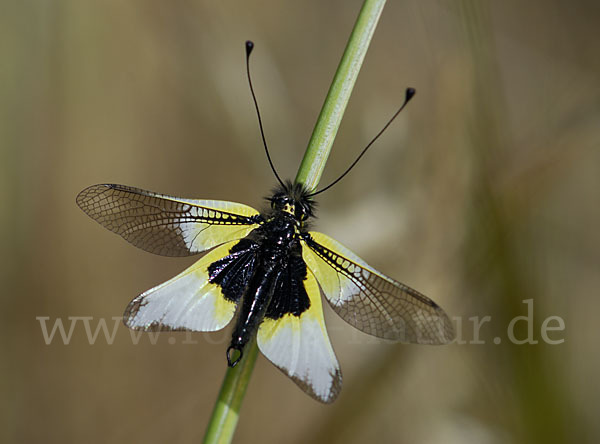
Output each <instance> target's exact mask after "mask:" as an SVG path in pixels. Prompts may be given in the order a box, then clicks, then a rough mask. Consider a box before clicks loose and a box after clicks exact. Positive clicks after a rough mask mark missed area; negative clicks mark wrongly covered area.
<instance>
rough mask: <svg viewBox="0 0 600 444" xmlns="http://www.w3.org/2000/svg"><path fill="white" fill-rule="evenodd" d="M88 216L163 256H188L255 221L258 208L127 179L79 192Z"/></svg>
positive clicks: (233, 236) (247, 230) (245, 229)
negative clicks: (129, 183)
mask: <svg viewBox="0 0 600 444" xmlns="http://www.w3.org/2000/svg"><path fill="white" fill-rule="evenodd" d="M77 204H78V205H79V207H80V208H81V209H82V210H83V211H84V212H85V213H86V214H87V215H88V216H90V217H91V218H92V219H94V220H96V221H97V222H98V223H100V224H101V225H103V226H104V227H106V228H108V229H109V230H111V231H112V232H114V233H117V234H118V235H120V236H121V237H123V238H124V239H125V240H127V241H128V242H130V243H132V244H133V245H135V246H136V247H139V248H141V249H143V250H146V251H149V252H151V253H155V254H160V255H163V256H189V255H192V254H196V253H200V252H202V251H205V250H208V249H210V248H212V247H215V246H217V245H220V244H222V243H224V242H228V241H230V240H236V239H241V238H243V237H245V236H246V235H248V233H250V231H252V230H253V229H254V228H256V227H257V226H258V224H257V223H256V221H255V219H254V218H255V217H256V216H257V215H258V214H259V212H258V211H257V210H255V209H254V208H252V207H249V206H247V205H243V204H238V203H234V202H226V201H219V200H194V199H182V198H178V197H170V196H165V195H162V194H157V193H153V192H151V191H145V190H141V189H139V188H133V187H128V186H125V185H114V184H103V185H92V186H91V187H88V188H86V189H85V190H83V191H82V192H81V193H79V195H78V196H77Z"/></svg>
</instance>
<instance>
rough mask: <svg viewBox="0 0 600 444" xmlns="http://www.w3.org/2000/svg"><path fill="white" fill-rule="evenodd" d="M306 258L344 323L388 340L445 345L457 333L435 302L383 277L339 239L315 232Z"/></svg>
mask: <svg viewBox="0 0 600 444" xmlns="http://www.w3.org/2000/svg"><path fill="white" fill-rule="evenodd" d="M305 245H306V246H307V247H308V248H303V255H304V259H305V260H306V263H307V265H308V267H309V268H310V270H311V271H312V272H313V273H314V274H315V277H316V278H317V281H318V282H319V285H320V286H321V290H322V291H323V293H324V294H325V297H326V298H327V300H328V301H329V303H330V304H331V306H332V307H333V309H334V310H335V312H336V313H337V314H339V315H340V316H341V317H342V319H344V320H345V321H346V322H348V323H349V324H351V325H353V326H354V327H356V328H358V329H359V330H361V331H363V332H365V333H368V334H370V335H374V336H377V337H380V338H384V339H392V340H397V341H402V342H411V343H419V344H445V343H448V342H450V341H451V340H452V339H453V338H454V329H453V326H452V323H451V322H450V319H449V318H448V316H447V315H446V313H444V311H443V310H442V309H441V308H440V307H439V306H438V305H437V304H436V303H435V302H433V301H432V300H431V299H429V298H428V297H426V296H424V295H422V294H421V293H419V292H418V291H416V290H413V289H412V288H410V287H407V286H406V285H404V284H401V283H400V282H397V281H395V280H393V279H390V278H388V277H387V276H384V275H383V274H381V273H379V272H378V271H377V270H375V269H374V268H372V267H370V266H369V265H367V264H366V263H365V262H364V261H363V260H362V259H360V258H359V257H358V256H356V255H355V254H354V253H352V252H351V251H350V250H348V249H347V248H345V247H344V246H342V245H341V244H340V243H339V242H337V241H335V240H334V239H332V238H330V237H328V236H326V235H324V234H322V233H316V232H311V233H310V238H306V240H305Z"/></svg>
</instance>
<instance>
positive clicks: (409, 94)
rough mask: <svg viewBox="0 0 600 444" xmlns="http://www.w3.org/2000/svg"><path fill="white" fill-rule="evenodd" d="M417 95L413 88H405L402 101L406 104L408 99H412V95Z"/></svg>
mask: <svg viewBox="0 0 600 444" xmlns="http://www.w3.org/2000/svg"><path fill="white" fill-rule="evenodd" d="M416 93H417V90H416V89H414V88H406V99H404V101H405V102H408V101H409V100H410V99H412V98H413V97H414V95H415V94H416Z"/></svg>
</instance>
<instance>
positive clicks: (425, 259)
mask: <svg viewBox="0 0 600 444" xmlns="http://www.w3.org/2000/svg"><path fill="white" fill-rule="evenodd" d="M361 3H362V2H361V1H359V0H336V1H329V2H321V1H316V0H312V1H304V2H292V1H283V2H282V1H246V2H209V1H181V2H164V1H159V0H154V1H147V0H144V1H142V0H139V1H129V2H122V1H117V0H109V1H103V2H82V1H76V0H71V1H63V2H45V1H37V2H36V1H32V2H2V6H1V7H0V9H1V10H2V13H1V14H0V54H1V57H0V64H1V65H2V67H1V69H0V98H1V99H0V156H1V158H0V171H1V175H0V217H1V218H0V236H1V238H2V243H1V253H0V255H1V256H0V260H1V267H0V276H1V279H2V282H1V283H2V298H1V301H2V307H1V310H0V312H1V316H2V318H3V322H2V325H3V328H2V330H3V334H2V335H1V339H0V341H1V343H2V357H1V361H0V362H1V364H0V371H1V376H0V378H1V380H0V384H1V387H2V397H1V401H0V406H1V409H2V415H1V418H2V420H1V421H2V424H1V427H0V436H1V438H0V440H2V442H48V443H52V442H61V443H65V442H88V443H94V442H142V441H143V442H199V441H200V440H201V439H202V436H203V433H204V429H205V426H206V424H207V421H208V418H209V415H210V413H211V410H212V407H213V404H214V401H215V399H216V396H217V393H218V390H219V387H220V384H221V381H222V377H223V375H224V372H225V368H226V360H225V348H226V345H227V342H228V339H229V335H230V333H229V330H228V329H226V330H224V331H222V332H217V333H213V334H188V335H186V334H181V333H179V334H166V333H165V334H161V335H160V336H159V337H151V336H148V335H147V334H134V335H132V334H130V332H129V331H128V330H127V329H126V328H125V327H124V326H123V325H122V324H120V322H119V319H120V317H121V315H122V312H123V310H124V309H125V307H126V305H127V304H128V302H129V301H130V300H131V299H132V298H133V297H135V296H136V295H137V294H139V293H141V292H142V291H145V290H147V289H148V288H150V287H153V286H155V285H157V284H159V283H161V282H163V281H165V280H167V279H169V278H170V277H172V276H174V275H175V274H177V273H178V272H179V271H181V270H183V269H184V268H186V267H187V266H188V265H190V264H191V263H192V262H193V261H194V260H195V259H194V258H165V257H160V256H154V255H151V254H148V253H145V252H143V251H141V250H137V249H135V248H134V247H132V246H131V245H129V244H127V243H126V242H125V241H123V240H122V239H120V238H119V237H118V236H115V235H113V234H111V233H110V232H108V231H107V230H105V229H103V228H102V227H100V226H99V225H98V224H96V223H95V222H94V221H92V220H91V219H89V218H88V217H87V216H85V214H84V213H83V212H81V211H80V210H79V209H78V208H77V206H76V205H75V196H76V195H77V193H78V192H79V191H80V190H82V189H83V188H85V187H86V186H88V185H91V184H96V183H105V182H114V183H123V184H128V185H133V186H137V187H140V188H145V189H149V190H154V191H158V192H161V193H165V194H171V195H176V196H183V197H190V198H192V197H196V198H205V199H223V200H232V201H238V202H243V203H246V204H249V205H252V206H254V207H261V206H262V205H263V200H262V198H263V196H265V195H267V194H268V192H269V190H270V189H271V187H272V186H273V185H274V184H275V180H274V178H273V176H272V174H271V172H270V170H269V167H268V164H267V162H266V159H265V156H264V153H263V151H262V146H261V142H260V134H259V131H258V125H257V120H256V115H255V113H254V110H253V105H252V102H251V97H250V93H249V90H248V87H247V83H246V78H245V71H244V69H245V68H244V46H243V44H244V41H245V40H246V39H252V40H254V42H255V44H256V49H255V52H254V59H253V67H252V69H253V77H254V82H255V88H256V91H257V95H258V98H259V102H260V105H261V109H262V113H263V119H264V122H265V130H266V133H267V138H268V141H269V144H270V147H271V150H272V151H271V152H272V156H273V158H274V162H275V163H276V165H277V168H278V169H279V172H280V174H281V175H282V176H283V177H289V178H293V177H294V176H295V173H296V170H297V168H298V165H299V163H300V160H301V158H302V154H303V152H304V149H305V147H306V144H307V142H308V139H309V136H310V134H311V131H312V128H313V125H314V123H315V121H316V118H317V115H318V113H319V110H320V107H321V105H322V102H323V100H324V98H325V95H326V93H327V90H328V87H329V84H330V81H331V79H332V76H333V73H334V71H335V68H336V66H337V64H338V61H339V59H340V57H341V54H342V51H343V49H344V46H345V43H346V41H347V38H348V35H349V33H350V30H351V29H352V26H353V24H354V20H355V18H356V16H357V13H358V11H359V9H360V6H361ZM598 23H600V6H599V4H598V2H597V1H592V0H590V1H583V0H579V1H576V2H570V1H552V0H543V1H542V0H532V1H528V2H522V1H517V0H508V1H504V2H487V1H477V0H463V1H450V0H447V1H441V0H440V1H433V0H432V1H427V2H423V1H418V0H402V1H390V2H388V5H387V6H386V8H385V10H384V12H383V15H382V18H381V21H380V24H379V26H378V29H377V31H376V33H375V36H374V38H373V41H372V43H371V48H370V50H369V53H368V54H367V57H366V59H365V63H364V65H363V69H362V72H361V74H360V76H359V79H358V82H357V84H356V87H355V90H354V93H353V96H352V99H351V101H350V104H349V106H348V108H347V110H346V116H345V119H344V122H343V124H342V126H341V128H340V131H339V135H338V137H337V140H336V144H335V146H334V149H333V151H332V155H331V157H330V161H329V163H328V166H327V169H326V171H325V174H324V177H323V182H322V183H323V184H326V183H329V182H330V181H331V180H333V179H334V178H335V177H337V176H338V175H339V174H340V173H341V172H342V171H343V170H344V169H345V168H346V167H347V166H348V164H349V163H350V162H351V161H352V160H354V158H355V156H356V155H357V154H358V153H359V152H360V149H361V148H363V147H364V145H365V144H366V143H367V142H368V141H369V140H370V139H371V138H372V137H373V136H374V134H375V133H376V132H377V131H378V130H379V129H380V128H381V126H382V125H383V124H384V123H385V121H386V120H387V119H388V118H389V116H391V114H392V113H393V112H394V111H395V109H396V108H397V107H398V106H399V105H400V104H401V102H402V99H403V96H404V89H405V88H406V87H407V86H413V87H415V88H416V89H417V91H418V92H417V96H416V98H415V100H413V102H411V104H410V106H409V107H408V108H407V109H406V111H405V112H404V113H403V114H402V115H401V116H400V117H399V118H398V120H397V121H396V122H395V123H394V124H393V125H392V127H391V128H390V129H388V131H387V132H386V134H385V135H384V136H383V137H382V138H381V139H380V140H379V141H378V142H377V145H376V146H374V147H373V149H372V151H371V152H370V153H369V154H368V155H367V156H366V157H365V158H364V159H363V160H362V161H361V163H360V164H359V166H358V167H357V168H356V169H355V170H354V171H353V172H352V173H351V174H350V175H349V176H348V177H347V178H345V179H344V181H342V182H341V183H340V184H339V185H338V186H336V187H334V188H333V189H332V190H331V191H329V192H327V193H325V194H323V195H322V196H319V197H320V199H319V201H320V207H319V213H318V216H319V220H318V221H317V228H318V229H319V231H323V232H325V233H328V234H329V235H331V236H333V237H334V238H336V239H338V240H340V241H341V242H342V243H344V244H346V245H347V246H348V247H350V248H351V249H352V250H353V251H355V252H356V253H357V254H359V255H360V256H361V257H362V258H364V259H365V260H366V261H368V262H369V263H370V264H372V265H373V266H375V267H377V268H378V269H380V270H381V271H382V272H384V273H386V274H388V275H390V276H393V277H395V278H396V279H398V280H401V281H403V282H405V283H407V284H409V285H411V286H413V287H415V288H417V289H419V290H420V291H422V292H423V293H425V294H427V295H429V296H430V297H432V298H433V299H435V300H436V301H437V302H438V303H439V304H440V305H442V306H443V307H444V308H445V310H446V311H447V312H448V313H449V314H450V315H451V316H452V317H454V318H455V320H456V325H457V331H458V334H459V337H458V339H457V341H456V342H455V343H454V344H452V345H449V346H443V347H429V346H415V345H398V344H389V343H384V342H382V341H379V340H376V339H374V338H371V337H369V336H366V335H363V334H362V333H359V332H357V331H356V330H354V329H353V328H352V327H350V326H349V325H346V324H345V323H344V322H343V321H341V320H340V319H338V318H337V317H336V315H335V314H334V313H333V312H332V311H331V310H330V309H329V308H328V307H327V312H326V319H327V323H328V328H329V331H330V336H331V338H332V342H333V346H334V348H335V350H336V353H337V356H338V358H339V361H340V364H341V366H342V370H343V372H344V388H343V390H342V393H341V396H340V397H339V399H338V400H337V401H336V402H335V403H334V404H332V405H329V406H325V405H321V404H319V403H317V402H315V401H314V400H312V399H311V398H309V397H308V396H306V395H305V394H304V393H303V392H302V391H301V390H299V389H298V388H297V387H296V386H295V384H293V382H291V380H289V379H288V378H286V377H285V376H284V375H283V374H281V373H280V372H279V371H278V370H277V369H276V368H275V367H274V366H272V365H271V364H270V363H269V362H268V361H267V360H266V359H265V358H264V357H259V359H258V362H257V366H256V369H255V371H254V375H253V378H252V381H251V383H250V386H249V389H248V392H247V396H246V398H245V400H244V405H243V408H242V412H241V418H240V422H239V427H238V431H237V434H236V441H237V442H244V443H254V442H273V443H277V442H286V443H304V442H315V443H342V442H344V443H348V442H351V443H363V442H373V441H377V442H395V443H505V442H511V443H512V442H514V443H532V442H545V443H550V442H557V443H558V442H569V443H574V442H577V443H580V442H581V443H583V442H589V443H592V442H598V439H599V437H600V423H599V422H598V421H597V415H598V409H599V408H600V405H599V399H600V387H599V385H598V384H597V375H598V373H599V371H600V357H599V354H598V345H597V339H598V333H599V330H598V327H597V318H598V312H600V298H598V289H599V288H600V274H599V273H598V264H599V263H600V235H599V234H598V226H600V206H599V193H598V191H599V190H600V180H599V177H600V150H599V146H600V125H599V122H600V120H599V119H600V82H599V78H600V57H599V56H598V54H599V50H600V48H599V46H598V43H599V41H600V31H599V28H598ZM524 301H528V302H524ZM518 316H521V318H516V317H518ZM553 316H554V318H551V317H553ZM557 317H559V318H560V319H559V318H557ZM515 319H516V320H515ZM548 319H550V320H548ZM102 320H103V321H102ZM511 321H512V323H511ZM57 322H59V323H60V322H62V324H60V325H62V326H63V328H64V333H65V336H64V337H63V336H61V333H60V331H59V329H58V326H59V324H57ZM99 322H105V326H106V333H107V334H108V336H106V335H105V334H104V333H103V331H102V330H98V331H97V330H96V329H97V327H98V325H100V326H101V325H102V324H99ZM476 325H480V329H479V331H478V332H477V331H476V329H475V327H474V326H476ZM511 325H512V327H514V332H513V333H514V335H513V339H516V340H517V341H521V342H523V341H526V340H527V339H528V338H529V339H530V341H529V342H530V343H524V344H517V343H516V341H515V340H512V341H511V340H510V336H509V334H510V333H511V331H512V330H513V329H511V328H510V327H511ZM86 326H87V330H86ZM561 326H564V329H561ZM44 328H45V329H46V330H44ZM552 328H554V330H552ZM53 329H54V330H53ZM52 331H54V335H52ZM96 332H97V333H98V334H97V336H96V338H95V341H94V340H92V339H93V337H94V334H95V333H96ZM544 333H545V335H544ZM113 334H114V336H113ZM91 342H94V343H93V344H92V343H91ZM533 342H537V343H533ZM557 342H558V343H557Z"/></svg>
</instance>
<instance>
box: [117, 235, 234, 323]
mask: <svg viewBox="0 0 600 444" xmlns="http://www.w3.org/2000/svg"><path fill="white" fill-rule="evenodd" d="M235 243H236V241H232V242H228V243H226V244H224V245H221V246H220V247H217V248H215V249H214V250H212V251H211V252H209V253H208V254H207V255H206V256H204V257H202V258H201V259H200V260H199V261H197V262H196V263H195V264H194V265H192V266H191V267H189V268H188V269H186V270H184V271H183V272H182V273H180V274H178V275H177V276H175V277H174V278H172V279H170V280H168V281H167V282H165V283H163V284H161V285H159V286H157V287H154V288H152V289H150V290H148V291H146V292H144V293H142V294H141V295H139V296H138V297H136V298H135V299H134V300H133V301H131V302H130V303H129V305H128V306H127V310H126V311H125V314H124V315H123V322H125V325H127V326H128V327H129V328H133V329H136V330H146V331H160V330H188V331H215V330H220V329H221V328H223V327H225V326H226V325H227V324H228V323H229V321H231V319H232V318H233V315H234V314H235V306H236V304H235V303H234V302H233V301H231V300H228V299H226V298H225V297H224V295H223V292H222V289H221V287H220V286H219V285H217V284H214V283H211V282H210V280H209V271H208V269H209V267H210V265H211V264H213V263H214V262H216V261H218V260H219V259H221V258H222V257H224V256H226V255H227V254H228V253H229V250H230V249H231V247H233V245H234V244H235Z"/></svg>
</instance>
